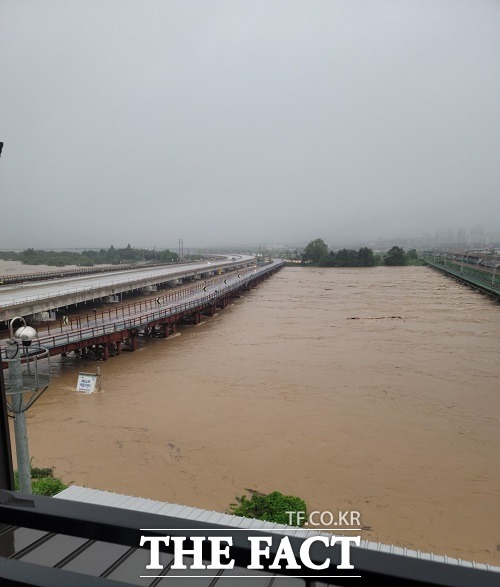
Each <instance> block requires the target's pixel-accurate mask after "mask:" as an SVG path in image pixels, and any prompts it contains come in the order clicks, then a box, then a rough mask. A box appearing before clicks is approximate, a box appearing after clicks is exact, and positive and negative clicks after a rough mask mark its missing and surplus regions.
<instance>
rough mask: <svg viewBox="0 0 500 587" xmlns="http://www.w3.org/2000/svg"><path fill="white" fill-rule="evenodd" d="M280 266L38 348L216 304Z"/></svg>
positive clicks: (48, 339) (45, 339)
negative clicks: (215, 289) (198, 295)
mask: <svg viewBox="0 0 500 587" xmlns="http://www.w3.org/2000/svg"><path fill="white" fill-rule="evenodd" d="M281 266H282V264H273V265H271V266H269V265H268V266H266V267H264V268H262V269H260V270H257V271H256V272H255V273H252V275H249V276H247V277H244V278H242V279H238V281H235V282H234V284H232V285H227V286H226V287H224V288H222V289H220V290H217V292H214V293H212V294H209V295H206V296H202V297H200V298H197V299H195V300H191V301H189V302H184V303H181V304H177V305H174V306H170V307H168V308H163V309H160V310H157V311H154V312H148V313H146V314H139V315H138V316H135V317H130V318H127V319H124V320H119V321H117V322H112V323H110V324H103V325H100V326H91V327H87V328H78V329H77V330H73V331H70V332H66V333H61V334H57V335H49V336H41V337H39V338H38V339H37V341H38V344H39V345H40V346H42V347H45V348H49V349H51V348H57V347H60V346H64V345H67V344H72V343H75V342H84V341H86V340H92V339H94V338H97V337H100V336H105V335H107V334H112V333H115V332H121V331H124V330H130V329H132V328H137V329H141V328H144V327H145V326H147V325H148V324H151V323H152V322H155V321H157V320H162V319H164V318H168V317H170V316H175V315H177V314H180V313H182V312H186V311H189V310H193V309H195V308H197V307H200V306H204V305H207V304H210V303H216V302H217V301H218V300H220V299H222V298H224V297H225V296H226V295H228V294H229V293H231V292H232V291H235V290H237V289H239V288H240V287H241V286H242V285H244V284H246V283H248V282H250V281H252V280H254V279H256V278H258V277H259V276H262V275H265V274H267V273H269V272H270V271H271V270H274V269H276V268H277V267H281ZM2 350H3V349H2Z"/></svg>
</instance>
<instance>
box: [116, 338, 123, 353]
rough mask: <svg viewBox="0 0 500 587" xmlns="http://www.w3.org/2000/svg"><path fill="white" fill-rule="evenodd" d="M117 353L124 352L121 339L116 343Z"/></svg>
mask: <svg viewBox="0 0 500 587" xmlns="http://www.w3.org/2000/svg"><path fill="white" fill-rule="evenodd" d="M116 354H117V355H121V354H122V341H121V340H119V341H118V342H117V343H116Z"/></svg>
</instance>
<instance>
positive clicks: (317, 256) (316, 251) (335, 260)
mask: <svg viewBox="0 0 500 587" xmlns="http://www.w3.org/2000/svg"><path fill="white" fill-rule="evenodd" d="M416 259H418V254H417V251H416V249H411V250H410V251H408V252H405V251H404V249H402V248H401V247H392V249H390V250H389V251H388V252H387V253H385V254H384V255H378V254H377V255H376V254H375V253H374V252H373V251H372V249H370V248H368V247H361V248H360V249H358V250H357V251H356V250H354V249H340V250H338V251H337V252H335V251H331V250H328V246H327V244H326V243H325V242H324V241H323V239H320V238H317V239H315V240H313V241H311V242H310V243H309V244H308V245H307V246H306V248H305V249H304V252H303V253H302V263H312V264H315V265H318V267H374V266H375V265H381V264H383V265H407V264H408V263H411V262H413V261H415V260H416Z"/></svg>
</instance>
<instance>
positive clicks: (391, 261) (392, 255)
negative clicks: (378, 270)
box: [384, 247, 406, 265]
mask: <svg viewBox="0 0 500 587" xmlns="http://www.w3.org/2000/svg"><path fill="white" fill-rule="evenodd" d="M384 264H385V265H406V255H405V252H404V250H403V249H402V248H401V247H392V249H391V250H390V251H389V252H388V253H387V254H386V255H385V257H384Z"/></svg>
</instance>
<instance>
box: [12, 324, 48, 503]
mask: <svg viewBox="0 0 500 587" xmlns="http://www.w3.org/2000/svg"><path fill="white" fill-rule="evenodd" d="M18 320H20V321H21V322H22V323H23V326H22V327H21V328H18V329H17V330H16V332H15V334H14V330H13V326H14V323H15V322H16V321H18ZM9 333H10V338H9V340H7V346H6V349H5V355H6V356H5V360H6V362H7V363H8V365H9V380H8V384H7V386H6V388H7V389H6V398H5V399H6V404H7V410H8V411H9V412H10V414H11V416H12V417H13V418H14V435H15V439H16V453H17V470H18V474H19V489H20V491H21V492H23V493H31V463H30V456H29V449H28V431H27V428H26V412H27V411H28V409H29V408H30V407H31V406H32V405H33V404H34V403H35V401H36V400H37V399H38V398H39V397H40V396H41V395H42V393H43V392H44V391H45V390H46V389H47V387H48V386H49V383H50V359H49V351H48V350H46V349H42V348H40V347H31V343H32V341H33V340H34V339H35V338H37V336H38V334H37V332H36V330H35V329H34V328H32V327H31V326H27V325H26V320H25V319H24V318H22V317H21V316H16V317H15V318H12V320H11V321H10V324H9ZM20 344H21V346H20ZM22 355H23V356H22ZM42 359H47V361H46V362H45V371H43V369H42V365H43V362H42V361H41V360H42Z"/></svg>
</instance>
